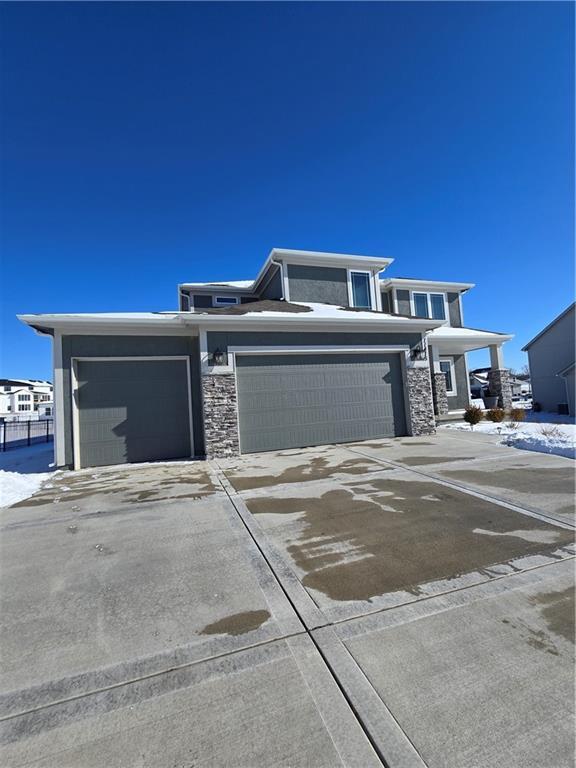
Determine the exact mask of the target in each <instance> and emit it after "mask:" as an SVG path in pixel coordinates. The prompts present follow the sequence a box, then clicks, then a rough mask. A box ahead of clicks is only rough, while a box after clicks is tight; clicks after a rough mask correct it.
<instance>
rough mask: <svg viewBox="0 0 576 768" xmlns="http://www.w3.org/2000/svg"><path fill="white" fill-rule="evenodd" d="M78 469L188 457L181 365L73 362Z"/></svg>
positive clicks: (185, 393)
mask: <svg viewBox="0 0 576 768" xmlns="http://www.w3.org/2000/svg"><path fill="white" fill-rule="evenodd" d="M77 379H78V390H77V405H78V423H79V434H78V437H77V439H78V440H79V443H80V462H81V465H82V466H83V467H87V466H105V465H108V464H120V463H125V462H137V461H154V460H161V459H175V458H187V457H189V456H190V455H191V437H190V421H189V390H188V375H187V365H186V361H185V360H162V359H158V360H115V361H100V360H96V361H94V360H90V361H83V360H80V361H78V362H77Z"/></svg>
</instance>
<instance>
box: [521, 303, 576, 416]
mask: <svg viewBox="0 0 576 768" xmlns="http://www.w3.org/2000/svg"><path fill="white" fill-rule="evenodd" d="M575 307H576V302H575V303H573V304H571V306H569V307H568V309H565V310H564V312H562V314H560V315H558V317H557V318H556V319H555V320H553V321H552V322H551V323H550V325H547V326H546V328H544V330H542V331H540V333H539V334H538V335H537V336H535V337H534V338H533V339H532V341H529V342H528V344H526V346H525V347H523V352H527V353H528V362H529V365H530V379H531V382H532V399H533V401H534V403H538V404H539V405H540V406H541V408H542V410H543V411H548V412H550V413H566V412H568V413H569V414H570V415H571V416H574V415H575V408H574V370H575V369H574V358H575V345H576V339H575V328H574V322H575V317H574V311H575Z"/></svg>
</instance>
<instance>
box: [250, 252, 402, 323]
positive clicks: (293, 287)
mask: <svg viewBox="0 0 576 768" xmlns="http://www.w3.org/2000/svg"><path fill="white" fill-rule="evenodd" d="M391 263H392V259H384V258H371V257H368V256H355V255H352V254H342V253H324V252H318V251H298V250H290V249H285V248H274V249H273V250H272V251H271V252H270V255H269V256H268V259H267V261H266V264H265V265H264V272H267V271H269V270H271V269H273V268H274V267H275V268H276V270H277V271H276V272H275V274H276V275H277V280H278V281H281V285H282V298H284V299H285V300H286V301H290V302H293V303H298V302H303V303H309V304H315V303H318V304H333V305H335V306H340V307H354V308H356V309H371V310H380V309H381V304H380V290H379V280H378V275H379V274H380V273H381V272H382V271H383V270H384V269H386V267H388V265H389V264H391ZM259 282H260V276H259V277H258V278H257V279H256V280H255V283H254V285H255V289H256V290H257V291H258V290H259V288H260V286H259ZM267 298H268V297H267ZM270 298H271V297H270Z"/></svg>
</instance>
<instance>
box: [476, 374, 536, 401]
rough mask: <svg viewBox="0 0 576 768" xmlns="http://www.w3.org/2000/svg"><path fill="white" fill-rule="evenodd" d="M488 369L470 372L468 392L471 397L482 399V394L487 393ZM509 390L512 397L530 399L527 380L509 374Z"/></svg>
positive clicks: (529, 388) (530, 391)
mask: <svg viewBox="0 0 576 768" xmlns="http://www.w3.org/2000/svg"><path fill="white" fill-rule="evenodd" d="M489 374H490V368H475V369H474V370H473V371H470V392H471V394H472V396H473V397H482V394H484V393H485V392H487V391H488V389H489V384H488V377H489ZM510 388H511V390H512V397H530V395H531V394H532V389H531V387H530V381H529V380H528V379H524V378H520V377H518V376H514V374H512V373H511V374H510Z"/></svg>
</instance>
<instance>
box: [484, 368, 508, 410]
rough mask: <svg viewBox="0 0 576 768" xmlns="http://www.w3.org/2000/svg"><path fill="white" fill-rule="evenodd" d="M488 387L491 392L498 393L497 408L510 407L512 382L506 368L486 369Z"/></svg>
mask: <svg viewBox="0 0 576 768" xmlns="http://www.w3.org/2000/svg"><path fill="white" fill-rule="evenodd" d="M488 387H489V389H490V393H491V394H493V395H498V407H499V408H511V407H512V384H511V382H510V371H509V370H508V369H507V368H491V369H490V370H489V371H488Z"/></svg>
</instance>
